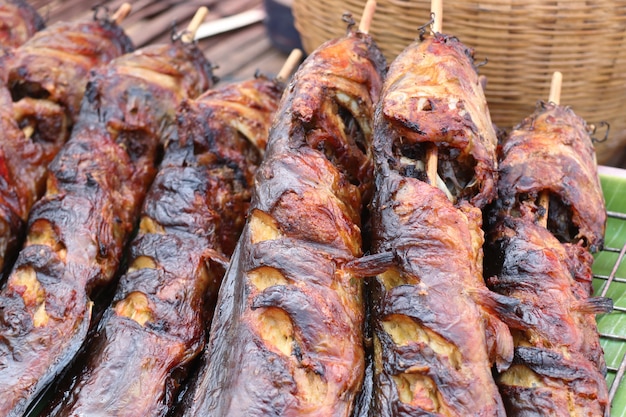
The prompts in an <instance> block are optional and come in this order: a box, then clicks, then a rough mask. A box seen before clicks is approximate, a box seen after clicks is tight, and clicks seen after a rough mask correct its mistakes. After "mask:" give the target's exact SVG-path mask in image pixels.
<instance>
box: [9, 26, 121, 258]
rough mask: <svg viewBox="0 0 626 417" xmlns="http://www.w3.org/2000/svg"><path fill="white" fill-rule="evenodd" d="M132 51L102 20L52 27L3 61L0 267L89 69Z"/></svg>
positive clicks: (12, 250) (39, 189) (64, 133)
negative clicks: (5, 83) (11, 99)
mask: <svg viewBox="0 0 626 417" xmlns="http://www.w3.org/2000/svg"><path fill="white" fill-rule="evenodd" d="M131 50H132V45H131V43H130V40H129V38H128V37H127V36H126V35H125V34H124V32H123V31H122V29H121V28H120V27H119V26H118V25H117V24H116V23H115V22H113V21H111V20H109V19H108V18H101V19H94V20H92V21H84V22H59V23H57V24H55V25H52V26H50V27H48V28H46V29H45V30H43V31H40V32H38V33H37V34H36V35H35V36H34V37H33V38H31V39H30V40H29V41H28V42H26V44H24V45H22V46H21V47H19V48H16V49H14V50H12V51H11V52H10V53H9V54H8V55H6V56H4V57H3V58H2V61H1V62H2V71H3V73H5V74H6V79H5V81H6V82H7V88H8V91H2V92H1V93H0V94H1V95H3V96H9V93H10V95H12V96H13V100H14V101H15V102H14V103H11V101H10V100H6V99H5V100H4V101H5V104H4V106H3V109H2V112H3V113H5V114H6V116H3V126H2V127H3V132H2V136H0V166H3V167H4V169H3V170H2V172H0V175H1V177H2V178H1V179H0V213H1V214H2V215H1V216H0V269H2V267H3V266H5V265H4V264H5V263H6V262H5V260H7V259H8V260H9V262H8V264H7V265H6V266H7V267H8V266H10V263H11V262H10V260H11V259H13V258H14V256H15V255H16V253H17V251H18V250H19V247H20V245H21V238H22V235H23V234H24V227H25V223H26V221H27V219H28V214H29V212H30V209H31V207H32V206H33V203H34V202H35V201H36V200H37V199H38V198H40V197H41V196H42V195H43V193H44V191H45V182H46V169H47V166H48V164H49V163H50V162H51V161H52V159H53V158H54V156H55V155H56V153H57V152H58V151H59V149H60V148H61V147H62V146H63V144H64V143H65V142H66V140H67V139H68V137H69V135H70V131H71V126H72V124H73V122H74V121H75V119H76V117H77V115H78V110H79V103H80V101H81V100H82V98H83V94H84V91H85V87H86V84H87V78H88V75H89V71H90V70H92V69H93V68H95V67H98V66H99V65H103V64H105V63H107V62H108V61H110V60H111V59H113V58H115V57H117V56H120V55H122V54H124V53H127V52H129V51H131ZM0 89H2V90H5V87H4V86H2V87H0ZM11 119H13V120H11ZM15 124H17V126H18V127H19V129H15V128H14V125H15Z"/></svg>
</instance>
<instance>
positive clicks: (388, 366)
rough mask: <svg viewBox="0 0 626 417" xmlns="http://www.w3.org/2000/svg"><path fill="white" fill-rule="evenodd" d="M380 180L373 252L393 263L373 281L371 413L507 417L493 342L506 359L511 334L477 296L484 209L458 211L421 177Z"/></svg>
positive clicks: (390, 176)
mask: <svg viewBox="0 0 626 417" xmlns="http://www.w3.org/2000/svg"><path fill="white" fill-rule="evenodd" d="M380 178H381V180H380V183H379V184H378V185H379V186H380V188H377V190H376V194H375V200H374V203H373V219H372V222H373V230H374V246H373V251H374V252H385V251H392V252H393V253H394V255H395V259H396V261H395V264H394V266H393V267H392V268H390V269H389V270H388V271H387V272H385V273H383V274H380V275H378V277H377V278H376V279H375V280H374V282H373V284H372V287H373V291H372V300H373V301H372V302H373V305H374V306H373V311H372V320H373V323H374V324H373V331H374V369H375V371H374V372H375V374H374V393H373V400H372V406H371V412H370V415H371V416H404V415H406V416H408V415H415V414H416V413H425V415H451V416H452V415H456V416H464V415H477V416H478V415H481V416H494V415H502V416H503V415H505V414H504V407H503V403H502V399H501V397H500V395H499V392H498V389H497V386H496V385H495V382H494V380H493V377H492V374H491V366H492V358H491V354H492V352H491V350H490V349H489V346H490V344H493V343H496V344H497V343H501V340H504V341H505V343H504V346H495V347H494V349H495V350H496V351H497V354H498V355H500V356H501V357H502V359H500V360H501V361H502V362H503V363H505V364H508V362H509V361H510V360H511V358H510V357H508V356H510V355H509V354H510V353H512V351H510V352H509V351H508V350H509V349H511V348H512V346H510V345H509V344H508V343H506V341H507V337H508V338H510V335H508V329H507V328H506V326H504V325H503V324H502V323H501V322H499V321H498V320H497V319H496V318H495V317H491V316H490V315H489V314H490V313H489V312H488V311H485V309H484V308H483V307H482V306H480V305H479V304H478V303H477V302H476V300H475V299H474V297H472V295H471V294H472V293H473V292H475V293H480V292H481V291H483V290H484V288H483V287H484V283H483V282H482V273H481V272H482V271H481V268H479V267H478V266H480V265H482V249H481V244H482V241H483V239H482V231H481V230H480V226H479V225H480V210H479V209H477V208H475V207H470V206H469V205H467V204H464V207H462V209H461V210H459V209H457V208H455V207H454V206H452V204H451V203H450V201H449V200H448V199H447V198H446V196H445V195H444V194H443V193H442V192H441V191H439V190H438V189H435V188H433V187H431V186H430V185H428V184H426V183H425V182H422V181H420V180H416V179H412V178H402V177H400V176H399V175H398V174H397V173H388V176H384V175H381V176H380ZM382 178H384V179H382ZM444 219H445V220H444ZM442 223H444V224H442ZM481 284H482V285H481ZM489 326H493V329H490V328H489ZM489 331H492V333H495V335H493V334H492V336H491V337H492V338H495V339H496V341H495V342H494V341H490V340H489V338H488V336H487V334H488V333H489Z"/></svg>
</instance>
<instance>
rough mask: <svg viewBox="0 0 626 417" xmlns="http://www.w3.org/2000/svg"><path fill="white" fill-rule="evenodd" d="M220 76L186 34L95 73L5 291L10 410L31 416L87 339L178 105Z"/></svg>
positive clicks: (0, 318)
mask: <svg viewBox="0 0 626 417" xmlns="http://www.w3.org/2000/svg"><path fill="white" fill-rule="evenodd" d="M211 80H212V76H211V66H210V65H209V63H208V62H207V61H206V59H205V58H204V56H203V54H202V52H201V51H200V50H199V49H198V48H197V47H195V46H194V45H192V44H186V43H183V42H181V41H180V40H177V41H175V42H172V43H171V44H168V45H155V46H152V47H147V48H144V49H142V50H141V51H138V52H136V53H133V54H127V55H124V56H122V57H120V58H117V59H116V60H114V61H113V62H111V63H110V64H109V65H107V66H106V67H102V68H100V69H98V70H96V71H95V73H94V75H93V76H92V77H91V78H90V81H89V85H88V88H87V91H86V94H85V99H84V100H83V105H82V108H81V114H80V117H79V121H78V123H77V125H76V128H75V129H74V130H73V132H72V137H71V139H70V140H69V141H68V143H67V144H66V145H65V146H64V147H63V148H62V150H61V151H60V152H59V154H58V155H57V156H56V158H55V159H54V161H53V162H52V164H51V165H50V168H49V173H48V178H47V190H46V194H45V196H44V197H43V198H42V199H41V200H39V201H38V202H37V203H36V204H35V206H34V208H33V210H32V211H31V214H30V218H29V226H28V233H27V239H26V243H25V247H24V249H22V251H20V253H19V255H18V259H17V261H16V263H15V265H14V267H13V270H12V271H11V274H10V275H9V277H8V281H7V283H6V285H5V286H4V287H3V289H2V291H1V292H0V363H2V364H3V367H2V368H0V392H2V393H3V395H2V397H0V415H2V416H7V415H8V416H17V415H21V414H22V413H23V411H24V409H25V407H26V406H27V405H28V403H29V402H30V401H31V400H32V399H33V397H34V396H35V395H36V394H37V393H38V392H39V391H40V390H41V389H42V388H43V387H44V386H45V384H47V383H49V382H50V380H51V379H52V378H54V377H55V376H56V375H57V374H58V373H59V372H60V371H61V370H62V369H63V368H64V367H65V366H66V365H67V363H68V362H69V361H70V360H71V358H72V357H73V356H74V354H75V353H76V351H77V350H78V348H79V347H80V345H81V344H82V343H83V341H84V337H85V335H86V333H87V329H88V327H89V325H90V322H91V305H92V302H91V300H90V296H91V295H92V294H93V293H94V291H95V290H96V289H97V288H99V287H102V286H104V285H106V284H108V283H109V282H110V281H111V279H112V278H113V276H114V274H115V271H116V270H117V268H118V265H119V263H120V258H121V254H122V248H123V246H124V244H125V242H126V240H127V238H128V237H129V234H130V232H131V231H132V229H133V225H134V224H135V221H136V219H137V215H138V214H139V213H138V212H139V209H140V202H141V201H142V200H143V197H144V196H145V193H146V191H147V188H148V185H149V184H150V182H151V181H152V179H153V178H154V175H155V171H156V167H155V165H156V157H157V155H158V154H159V153H160V148H161V144H162V143H166V142H167V141H168V140H169V138H170V137H171V135H173V134H175V111H176V105H177V103H178V102H179V101H180V100H181V99H184V98H187V97H191V98H193V97H196V96H198V95H199V94H200V93H201V92H202V91H204V90H205V89H207V88H208V87H209V86H210V84H211Z"/></svg>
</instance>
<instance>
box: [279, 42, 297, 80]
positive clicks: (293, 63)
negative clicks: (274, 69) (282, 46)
mask: <svg viewBox="0 0 626 417" xmlns="http://www.w3.org/2000/svg"><path fill="white" fill-rule="evenodd" d="M301 59H302V51H301V50H300V49H298V48H295V49H294V50H293V51H291V53H290V54H289V56H288V57H287V59H286V60H285V63H284V64H283V66H282V68H281V69H280V71H278V74H277V75H276V81H278V82H281V83H284V82H286V81H287V80H288V79H289V76H290V75H291V74H292V73H293V72H294V70H295V69H296V68H297V67H298V65H299V64H300V60H301Z"/></svg>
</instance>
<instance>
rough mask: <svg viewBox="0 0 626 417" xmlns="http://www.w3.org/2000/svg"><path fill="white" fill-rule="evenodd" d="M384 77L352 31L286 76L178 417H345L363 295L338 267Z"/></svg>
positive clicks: (356, 382)
mask: <svg viewBox="0 0 626 417" xmlns="http://www.w3.org/2000/svg"><path fill="white" fill-rule="evenodd" d="M384 68H385V63H384V58H383V56H382V54H381V53H380V51H379V50H378V49H377V47H376V46H375V45H374V43H373V41H372V39H371V37H369V36H368V35H366V34H363V33H360V32H353V31H350V32H349V34H348V36H347V37H346V38H342V39H338V40H333V41H329V42H327V43H326V44H324V45H323V46H321V47H320V48H319V49H318V50H316V51H315V52H313V53H312V54H311V55H309V57H308V58H307V59H306V60H305V62H304V63H303V64H302V65H301V66H300V69H299V70H298V71H297V72H296V74H295V75H294V77H293V79H292V81H291V83H290V85H289V87H288V89H287V91H286V92H285V94H284V95H283V99H282V101H281V106H280V108H279V110H278V112H277V117H276V119H275V121H274V124H273V126H272V129H271V131H270V137H269V141H268V149H267V151H266V154H265V159H264V162H263V163H262V164H261V166H260V167H259V169H258V170H257V173H256V183H255V187H254V191H253V195H252V203H251V211H250V215H249V217H248V221H247V223H246V226H245V227H244V231H243V234H242V237H241V238H240V240H239V242H238V245H237V247H236V249H235V252H234V254H233V257H232V259H231V263H230V266H229V269H228V271H227V274H226V276H225V278H224V282H223V285H222V288H221V289H220V293H219V296H218V305H217V309H216V315H215V317H214V320H213V324H212V326H211V331H210V339H209V343H208V346H207V350H206V352H205V354H204V356H203V364H204V366H203V368H202V369H201V371H200V374H199V376H198V378H197V380H196V382H195V384H194V386H193V388H192V389H191V390H190V392H189V395H187V396H186V397H185V401H184V404H183V407H181V408H180V410H179V411H180V414H182V415H185V416H196V415H203V416H244V415H245V416H295V415H298V416H303V415H316V416H348V415H350V413H351V410H352V408H353V403H354V401H355V397H356V395H357V393H358V391H359V389H360V387H361V384H362V379H363V370H364V366H365V365H364V353H363V334H362V327H363V310H364V309H363V305H362V304H363V295H362V288H361V283H360V281H359V280H358V279H356V278H355V277H354V276H352V275H351V274H350V273H349V272H347V271H345V270H343V269H342V265H343V264H344V263H345V262H346V261H347V260H350V259H352V258H354V257H356V256H359V255H360V253H361V241H360V239H361V238H360V229H359V227H360V216H361V210H362V204H363V201H362V196H363V195H364V194H367V193H369V192H370V188H371V184H372V182H371V177H370V175H371V169H372V165H371V153H370V151H369V150H368V148H369V141H370V138H371V125H370V123H371V122H370V120H371V117H372V110H373V103H375V102H376V100H377V99H378V94H379V91H380V87H381V85H382V74H383V72H384ZM338 114H340V115H343V116H341V118H338V117H337V115H338ZM361 149H363V150H365V153H364V152H363V150H361Z"/></svg>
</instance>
